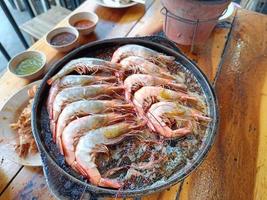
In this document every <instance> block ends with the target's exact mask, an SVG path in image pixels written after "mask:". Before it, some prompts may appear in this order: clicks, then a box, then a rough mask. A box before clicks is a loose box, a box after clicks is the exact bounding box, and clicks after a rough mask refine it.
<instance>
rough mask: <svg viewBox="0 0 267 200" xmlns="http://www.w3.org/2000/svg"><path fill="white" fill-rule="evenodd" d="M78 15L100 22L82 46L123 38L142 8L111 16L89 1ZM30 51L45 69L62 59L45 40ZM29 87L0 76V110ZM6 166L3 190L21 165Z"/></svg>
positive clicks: (65, 23) (142, 10)
mask: <svg viewBox="0 0 267 200" xmlns="http://www.w3.org/2000/svg"><path fill="white" fill-rule="evenodd" d="M153 2H154V1H153V0H149V2H148V7H147V9H148V8H149V7H150V5H151V4H152V3H153ZM79 11H94V12H96V13H97V15H98V16H99V19H100V20H99V23H98V25H97V27H96V30H95V32H94V34H91V35H89V36H83V37H81V38H80V40H79V42H80V45H82V44H85V43H87V42H90V41H94V40H96V39H104V38H108V37H110V36H109V34H110V33H112V34H114V32H112V31H113V30H116V31H117V32H118V33H119V34H120V36H123V35H126V34H127V33H128V32H129V31H130V30H131V29H132V26H134V25H135V24H136V22H134V21H133V19H135V20H137V21H138V20H139V19H140V18H141V17H142V16H143V14H144V6H142V5H136V6H133V7H131V8H129V9H119V10H116V12H114V9H108V8H104V7H99V6H97V5H96V4H95V3H93V2H92V1H86V2H85V3H84V4H83V5H82V6H80V7H79V8H78V9H76V10H75V11H74V12H79ZM133 15H134V17H133ZM128 16H129V17H128ZM118 22H119V23H118ZM65 25H67V19H65V20H63V21H62V22H60V23H59V24H58V26H65ZM30 50H40V51H42V52H44V53H45V54H46V57H47V69H48V68H49V67H50V66H51V65H52V64H53V63H55V62H56V61H57V60H59V59H60V58H62V57H63V56H64V55H65V54H63V53H60V52H57V51H56V50H54V49H52V48H51V47H49V46H48V45H47V44H46V42H45V38H42V39H40V40H39V41H38V42H36V43H35V44H34V45H33V46H32V47H31V48H30ZM28 83H29V82H28V81H26V80H24V79H20V78H17V77H16V76H14V75H12V74H11V73H9V72H6V73H4V74H3V76H2V77H1V78H0V91H1V93H0V108H1V107H2V106H3V105H4V102H5V101H6V100H7V99H8V98H9V97H10V96H11V95H12V94H14V93H15V92H17V91H18V90H19V89H21V88H22V87H23V86H25V85H26V84H28ZM0 155H1V152H0ZM4 163H5V162H4ZM8 163H9V165H7V166H9V167H10V168H12V170H10V172H8V173H6V172H5V171H4V170H2V171H3V173H5V179H0V183H1V188H2V189H3V188H5V186H6V185H7V184H8V183H9V181H10V180H12V178H13V177H14V175H15V174H16V171H17V170H18V169H20V165H17V164H15V163H13V162H8ZM3 166H5V165H3ZM6 169H7V168H5V170H6ZM1 173H2V172H1ZM21 173H22V174H23V173H24V170H22V171H21ZM29 174H30V173H28V174H27V176H29ZM27 176H25V177H24V176H22V177H24V179H25V181H24V182H27V180H29V179H31V177H27ZM32 176H34V173H33V174H32ZM14 180H16V179H14ZM19 181H21V180H19ZM2 185H3V186H2ZM10 187H11V186H10ZM1 188H0V189H1Z"/></svg>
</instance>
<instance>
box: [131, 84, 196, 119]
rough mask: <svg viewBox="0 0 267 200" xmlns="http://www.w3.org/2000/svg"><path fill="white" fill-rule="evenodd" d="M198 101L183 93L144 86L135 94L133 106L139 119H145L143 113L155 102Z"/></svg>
mask: <svg viewBox="0 0 267 200" xmlns="http://www.w3.org/2000/svg"><path fill="white" fill-rule="evenodd" d="M170 100H171V101H178V100H179V101H188V100H192V101H198V99H197V98H196V97H194V96H190V95H189V94H185V93H183V92H178V91H173V90H169V89H165V88H161V87H156V86H145V87H142V88H141V89H140V90H138V91H137V92H135V94H134V97H133V104H134V105H135V107H136V109H137V111H138V114H139V115H140V117H143V118H145V112H146V111H147V110H148V109H149V107H150V106H151V105H152V104H153V103H156V102H157V101H170Z"/></svg>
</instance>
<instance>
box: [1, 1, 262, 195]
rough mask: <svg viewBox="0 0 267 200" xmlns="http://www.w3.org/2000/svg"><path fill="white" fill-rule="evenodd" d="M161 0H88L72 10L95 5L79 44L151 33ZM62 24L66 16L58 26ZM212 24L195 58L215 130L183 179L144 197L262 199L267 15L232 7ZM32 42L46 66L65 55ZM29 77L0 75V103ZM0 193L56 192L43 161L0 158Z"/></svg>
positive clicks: (159, 18) (155, 29) (158, 18)
mask: <svg viewBox="0 0 267 200" xmlns="http://www.w3.org/2000/svg"><path fill="white" fill-rule="evenodd" d="M160 8H161V5H160V1H153V0H150V1H149V2H148V4H147V5H146V8H144V7H143V6H142V5H137V6H135V7H131V8H128V9H121V10H114V9H108V8H103V7H99V6H96V5H95V4H94V3H92V1H90V0H88V1H86V2H85V3H84V4H83V5H82V6H81V7H79V8H78V9H77V10H76V11H75V12H77V11H81V10H91V11H95V12H96V13H97V14H98V16H99V18H100V21H99V24H98V25H97V28H96V31H95V33H94V34H92V35H91V36H88V37H83V38H81V40H80V43H81V44H84V43H87V42H90V41H93V40H96V39H103V38H111V37H125V36H137V35H151V34H153V33H156V32H158V31H160V30H161V29H162V19H163V18H162V16H161V14H160V12H159V10H160ZM64 24H66V20H63V21H62V22H61V23H60V25H64ZM225 25H226V26H221V27H217V28H216V29H215V30H214V32H213V34H212V36H211V37H210V39H209V40H208V41H207V42H206V44H205V45H203V46H197V47H196V48H195V50H194V52H193V53H189V51H188V48H186V47H181V48H182V50H183V51H184V52H185V53H186V54H187V55H188V56H189V57H190V58H191V59H193V60H194V61H195V62H196V63H197V64H198V65H199V67H200V68H201V69H202V70H203V71H204V72H205V74H206V75H207V76H208V78H209V80H210V81H211V82H212V83H213V86H214V88H215V90H216V93H217V96H218V100H219V110H220V126H219V132H218V137H217V138H216V142H215V144H214V146H213V147H212V150H211V151H210V153H209V154H208V157H207V158H206V159H205V161H204V162H203V163H202V165H201V166H200V167H199V168H198V169H197V170H195V171H194V172H193V173H192V174H191V175H190V176H189V177H187V178H186V179H185V181H183V182H182V183H179V184H177V185H175V186H174V187H172V188H170V189H169V190H166V191H164V192H161V193H156V194H154V195H151V196H148V197H145V198H143V199H149V200H152V199H162V200H174V199H178V197H179V199H180V200H189V199H190V200H206V199H215V200H219V199H220V200H221V199H224V200H229V199H233V200H240V199H241V200H251V199H254V200H256V199H257V200H264V199H266V198H267V66H266V63H267V49H266V47H267V38H266V36H267V17H266V16H264V15H261V14H258V13H253V12H249V11H246V10H241V9H240V10H237V12H236V13H235V14H234V16H233V18H231V19H230V20H229V22H228V23H225ZM30 49H36V50H41V51H43V52H44V53H45V54H46V56H47V59H48V64H47V66H48V67H49V66H50V65H51V64H52V63H54V62H55V61H57V60H58V59H60V58H61V57H63V56H64V54H62V53H58V52H57V51H55V50H53V49H52V48H50V47H48V46H47V45H46V44H45V42H44V39H43V38H42V39H40V40H39V41H38V42H37V43H35V44H34V45H33V46H32V47H31V48H30ZM27 83H28V82H27V81H25V80H22V79H18V78H16V77H14V76H13V75H11V74H10V73H8V72H6V73H5V74H4V75H3V76H2V77H1V79H0V91H1V92H0V106H2V105H3V103H4V102H5V101H6V99H7V98H8V97H9V96H10V95H12V94H13V93H14V92H16V91H17V90H18V89H20V88H21V87H23V86H24V85H25V84H27ZM0 192H1V197H0V199H3V200H6V199H54V198H53V196H52V195H51V194H50V192H49V191H48V188H47V186H46V183H45V180H44V177H43V174H42V170H41V168H36V167H35V168H34V167H23V166H21V165H19V164H16V163H13V162H11V161H9V160H8V159H6V158H4V155H3V158H2V159H0Z"/></svg>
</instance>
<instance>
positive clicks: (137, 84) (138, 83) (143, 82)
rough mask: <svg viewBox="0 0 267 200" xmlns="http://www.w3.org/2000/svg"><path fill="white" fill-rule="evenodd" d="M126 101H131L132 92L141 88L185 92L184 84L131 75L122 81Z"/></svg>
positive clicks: (142, 75)
mask: <svg viewBox="0 0 267 200" xmlns="http://www.w3.org/2000/svg"><path fill="white" fill-rule="evenodd" d="M124 86H125V89H126V91H125V97H126V100H128V101H129V100H131V96H132V94H133V93H134V92H136V91H137V90H138V89H140V88H141V87H143V86H167V87H170V88H172V89H174V90H177V91H182V92H184V93H185V92H186V86H185V85H184V84H180V83H176V82H174V81H173V80H170V79H164V78H158V77H156V76H151V75H145V74H133V75H131V76H128V77H127V78H126V79H125V80H124Z"/></svg>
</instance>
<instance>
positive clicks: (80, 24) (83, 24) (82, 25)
mask: <svg viewBox="0 0 267 200" xmlns="http://www.w3.org/2000/svg"><path fill="white" fill-rule="evenodd" d="M74 26H75V28H77V29H87V28H90V27H92V26H94V22H92V21H90V20H87V19H82V20H79V21H77V22H76V23H75V24H74Z"/></svg>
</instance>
